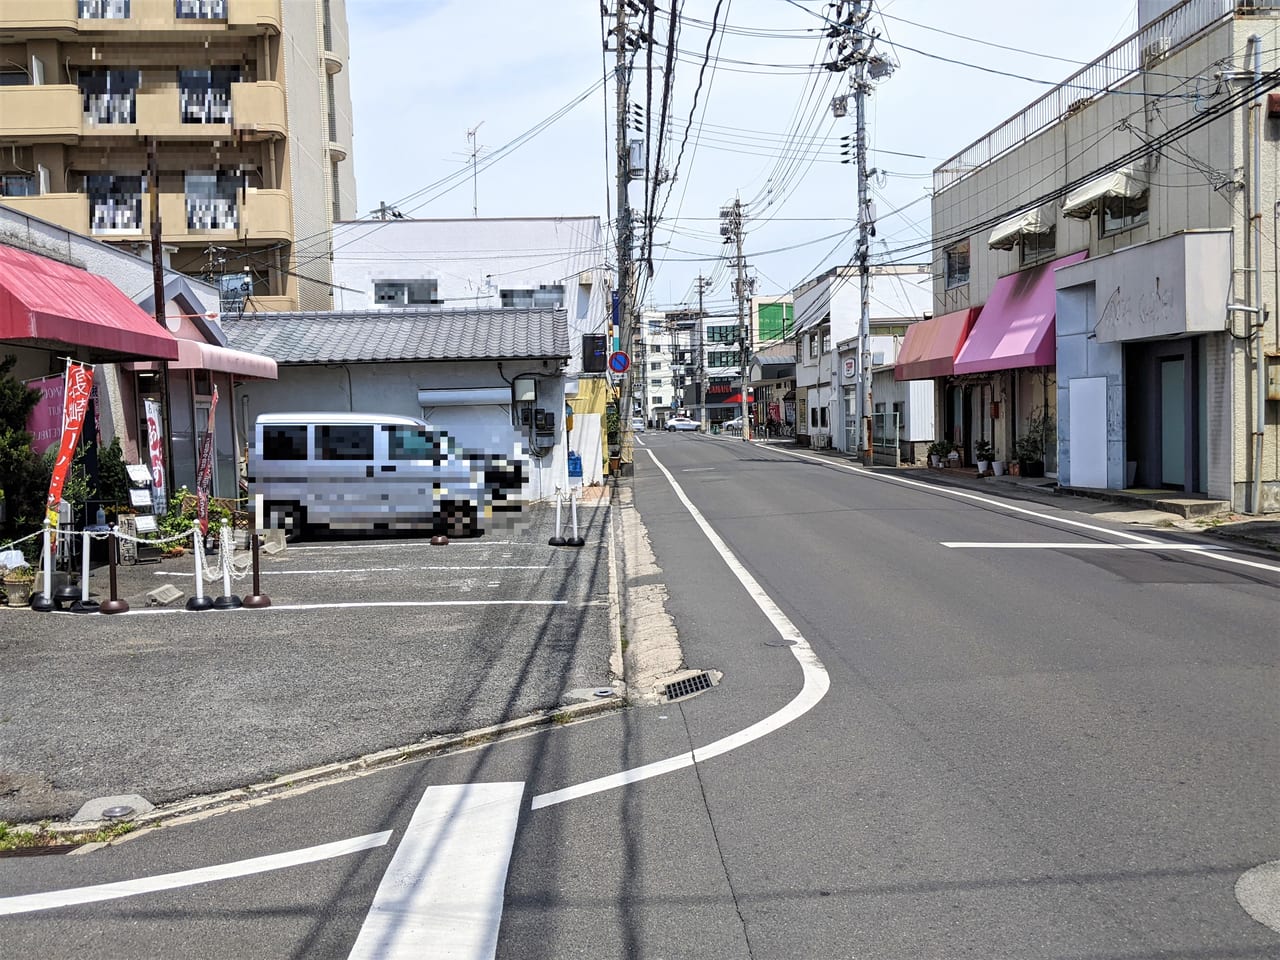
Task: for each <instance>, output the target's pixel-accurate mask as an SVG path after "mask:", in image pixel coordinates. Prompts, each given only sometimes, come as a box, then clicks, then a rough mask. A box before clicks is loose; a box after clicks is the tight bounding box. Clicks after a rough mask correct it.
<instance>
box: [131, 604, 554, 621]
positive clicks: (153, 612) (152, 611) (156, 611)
mask: <svg viewBox="0 0 1280 960" xmlns="http://www.w3.org/2000/svg"><path fill="white" fill-rule="evenodd" d="M568 602H569V601H568V600H366V601H359V600H353V601H350V602H347V603H273V604H272V605H271V606H269V607H259V608H257V609H255V610H246V609H244V608H241V609H237V610H220V611H218V614H219V615H221V614H226V613H262V612H264V611H271V610H355V609H363V608H366V607H563V606H565V605H566V604H568ZM186 612H187V611H186V610H184V609H182V608H181V607H150V608H144V609H142V610H129V611H127V612H125V613H123V614H117V616H125V617H149V616H159V615H160V614H165V613H186Z"/></svg>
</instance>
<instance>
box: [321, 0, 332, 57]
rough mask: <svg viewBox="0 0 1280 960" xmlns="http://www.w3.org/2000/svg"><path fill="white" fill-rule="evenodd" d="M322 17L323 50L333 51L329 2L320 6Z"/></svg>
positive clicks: (327, 0) (326, 1)
mask: <svg viewBox="0 0 1280 960" xmlns="http://www.w3.org/2000/svg"><path fill="white" fill-rule="evenodd" d="M320 7H321V11H322V12H323V15H324V48H325V49H326V50H332V49H333V11H332V10H330V9H329V0H324V3H322V4H321V5H320Z"/></svg>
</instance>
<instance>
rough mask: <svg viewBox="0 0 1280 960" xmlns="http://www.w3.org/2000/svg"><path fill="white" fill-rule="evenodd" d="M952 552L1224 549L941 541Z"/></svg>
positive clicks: (1173, 545)
mask: <svg viewBox="0 0 1280 960" xmlns="http://www.w3.org/2000/svg"><path fill="white" fill-rule="evenodd" d="M942 545H943V546H944V547H950V548H951V549H952V550H1147V551H1152V552H1155V553H1164V552H1165V551H1167V550H1183V551H1187V552H1191V553H1201V552H1204V551H1206V550H1225V549H1226V547H1218V546H1213V545H1211V544H1204V543H994V542H992V543H987V542H983V541H961V540H952V541H947V540H944V541H942Z"/></svg>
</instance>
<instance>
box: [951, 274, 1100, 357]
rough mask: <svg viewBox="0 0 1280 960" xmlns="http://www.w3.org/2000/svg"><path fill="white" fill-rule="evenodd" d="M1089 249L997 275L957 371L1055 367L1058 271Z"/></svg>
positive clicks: (965, 344) (964, 347)
mask: <svg viewBox="0 0 1280 960" xmlns="http://www.w3.org/2000/svg"><path fill="white" fill-rule="evenodd" d="M1088 255H1089V254H1088V252H1087V251H1081V252H1080V253H1073V254H1071V256H1069V257H1062V258H1061V259H1059V260H1051V261H1049V262H1048V263H1042V264H1040V266H1038V267H1032V268H1031V269H1030V270H1021V271H1019V272H1018V273H1011V274H1010V275H1009V276H1007V277H1001V278H1000V279H999V280H997V281H996V285H995V288H994V289H993V290H992V291H991V296H990V297H988V298H987V302H986V305H985V306H984V307H983V308H982V313H981V314H979V315H978V321H977V323H975V324H974V325H973V330H972V331H971V332H970V333H969V339H968V340H966V341H965V342H964V346H963V347H961V348H960V353H959V355H957V356H956V364H955V372H956V373H957V374H963V373H988V372H990V371H992V370H1014V369H1017V368H1019V367H1051V366H1053V365H1054V364H1055V363H1056V362H1057V346H1058V345H1057V339H1056V327H1055V324H1054V319H1055V317H1056V316H1057V300H1058V292H1057V290H1056V289H1055V288H1054V283H1053V272H1054V271H1055V270H1057V269H1058V268H1059V267H1068V266H1070V265H1071V264H1073V263H1079V262H1080V261H1081V260H1083V259H1084V258H1085V257H1087V256H1088Z"/></svg>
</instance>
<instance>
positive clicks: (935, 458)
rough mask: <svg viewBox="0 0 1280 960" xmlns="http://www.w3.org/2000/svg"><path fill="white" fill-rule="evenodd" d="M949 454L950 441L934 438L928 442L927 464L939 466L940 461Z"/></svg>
mask: <svg viewBox="0 0 1280 960" xmlns="http://www.w3.org/2000/svg"><path fill="white" fill-rule="evenodd" d="M950 454H951V443H950V441H948V440H935V441H933V443H931V444H929V466H931V467H935V468H936V467H941V466H942V461H943V460H945V459H946V458H947V457H948V456H950Z"/></svg>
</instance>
